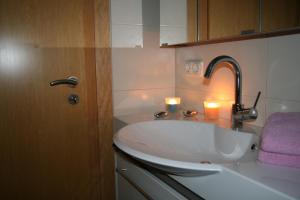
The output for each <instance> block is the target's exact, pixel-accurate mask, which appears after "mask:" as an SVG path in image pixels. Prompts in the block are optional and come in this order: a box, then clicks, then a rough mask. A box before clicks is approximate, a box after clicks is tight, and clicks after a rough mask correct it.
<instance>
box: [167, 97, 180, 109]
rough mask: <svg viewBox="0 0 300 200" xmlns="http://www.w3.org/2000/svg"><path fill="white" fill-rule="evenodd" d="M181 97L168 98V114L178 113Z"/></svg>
mask: <svg viewBox="0 0 300 200" xmlns="http://www.w3.org/2000/svg"><path fill="white" fill-rule="evenodd" d="M180 101H181V99H180V97H166V98H165V103H166V109H167V111H168V112H176V111H177V107H178V105H180Z"/></svg>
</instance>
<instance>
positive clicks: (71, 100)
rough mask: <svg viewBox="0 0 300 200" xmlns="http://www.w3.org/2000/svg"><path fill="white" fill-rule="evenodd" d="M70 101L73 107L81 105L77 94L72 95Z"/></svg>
mask: <svg viewBox="0 0 300 200" xmlns="http://www.w3.org/2000/svg"><path fill="white" fill-rule="evenodd" d="M68 101H69V103H70V104H71V105H75V104H78V103H79V96H78V95H77V94H71V95H70V96H69V97H68Z"/></svg>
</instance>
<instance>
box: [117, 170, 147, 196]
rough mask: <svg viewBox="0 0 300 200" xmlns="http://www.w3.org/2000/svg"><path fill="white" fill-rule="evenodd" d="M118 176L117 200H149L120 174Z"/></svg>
mask: <svg viewBox="0 0 300 200" xmlns="http://www.w3.org/2000/svg"><path fill="white" fill-rule="evenodd" d="M116 175H117V183H118V186H117V188H118V191H117V198H118V199H117V200H147V198H145V196H144V195H142V194H141V193H140V192H139V191H138V190H137V189H136V188H135V187H133V186H132V185H131V184H130V183H129V182H128V181H127V180H126V179H125V178H123V177H122V176H121V175H120V174H118V173H116Z"/></svg>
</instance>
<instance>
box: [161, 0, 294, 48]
mask: <svg viewBox="0 0 300 200" xmlns="http://www.w3.org/2000/svg"><path fill="white" fill-rule="evenodd" d="M299 28H300V1H299V0H160V43H161V46H171V45H173V46H174V45H177V44H182V45H184V44H185V45H186V44H190V45H193V44H196V43H199V42H200V43H201V42H210V41H211V43H213V41H218V42H219V41H221V40H225V41H226V39H230V40H239V39H241V38H244V39H245V38H246V39H247V38H253V37H249V36H255V37H265V36H271V35H272V34H273V33H274V35H276V34H275V33H276V32H280V33H281V34H289V33H295V30H296V32H297V30H299ZM291 30H292V31H291ZM299 32H300V31H299ZM270 33H272V34H270ZM245 36H246V37H245Z"/></svg>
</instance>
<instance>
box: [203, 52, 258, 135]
mask: <svg viewBox="0 0 300 200" xmlns="http://www.w3.org/2000/svg"><path fill="white" fill-rule="evenodd" d="M219 63H228V64H229V65H230V66H231V67H232V68H233V70H234V74H235V103H234V104H233V105H232V116H231V119H232V128H234V129H236V128H240V127H242V126H243V121H245V120H249V119H250V120H254V119H256V118H257V110H256V108H255V107H256V103H257V101H258V99H259V96H260V92H259V94H258V97H257V99H256V103H255V104H254V106H253V107H252V108H244V106H243V104H242V97H241V95H242V71H241V67H240V65H239V63H238V62H237V61H236V60H235V59H233V58H232V57H230V56H225V55H223V56H218V57H216V58H214V59H213V60H212V61H211V62H210V63H209V64H208V66H207V68H206V71H205V74H204V77H205V78H207V79H210V77H211V75H212V73H213V72H214V70H215V68H216V66H217V65H218V64H219Z"/></svg>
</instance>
